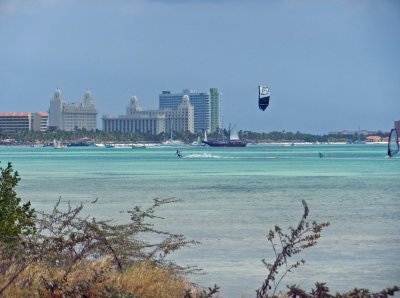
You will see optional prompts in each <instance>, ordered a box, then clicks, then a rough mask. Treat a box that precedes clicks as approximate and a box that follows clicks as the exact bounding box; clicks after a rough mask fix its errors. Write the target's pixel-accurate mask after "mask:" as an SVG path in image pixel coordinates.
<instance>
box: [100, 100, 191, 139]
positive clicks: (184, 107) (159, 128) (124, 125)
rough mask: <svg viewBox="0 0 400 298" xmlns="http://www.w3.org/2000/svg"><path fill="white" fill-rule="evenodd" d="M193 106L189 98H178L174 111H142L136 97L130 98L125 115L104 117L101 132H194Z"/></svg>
mask: <svg viewBox="0 0 400 298" xmlns="http://www.w3.org/2000/svg"><path fill="white" fill-rule="evenodd" d="M193 113H194V112H193V106H192V105H191V104H190V102H189V97H188V96H186V97H185V96H184V97H181V98H180V104H179V105H178V108H177V109H176V110H147V111H142V109H141V108H140V106H139V103H138V100H137V97H136V96H132V97H131V100H130V103H129V105H128V107H127V108H126V114H125V115H119V116H112V115H104V116H103V117H102V120H103V131H105V132H124V133H127V132H133V133H149V134H153V135H158V134H160V133H167V132H169V131H176V132H186V131H189V132H191V133H193V132H194V122H193V121H194V115H193Z"/></svg>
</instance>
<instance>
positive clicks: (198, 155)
mask: <svg viewBox="0 0 400 298" xmlns="http://www.w3.org/2000/svg"><path fill="white" fill-rule="evenodd" d="M184 158H232V157H226V156H219V155H213V154H210V153H201V154H189V155H186V156H184Z"/></svg>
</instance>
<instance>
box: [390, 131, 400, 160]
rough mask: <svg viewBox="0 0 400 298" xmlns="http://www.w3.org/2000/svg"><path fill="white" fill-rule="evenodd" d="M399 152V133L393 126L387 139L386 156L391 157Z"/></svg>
mask: <svg viewBox="0 0 400 298" xmlns="http://www.w3.org/2000/svg"><path fill="white" fill-rule="evenodd" d="M398 152H399V135H398V134H397V129H396V128H393V129H392V130H391V131H390V134H389V140H388V156H389V157H392V156H394V155H395V154H397V153H398Z"/></svg>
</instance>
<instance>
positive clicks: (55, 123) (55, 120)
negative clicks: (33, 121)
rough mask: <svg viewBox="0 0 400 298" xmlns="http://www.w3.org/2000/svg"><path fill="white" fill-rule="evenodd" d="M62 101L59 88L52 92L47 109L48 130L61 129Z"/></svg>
mask: <svg viewBox="0 0 400 298" xmlns="http://www.w3.org/2000/svg"><path fill="white" fill-rule="evenodd" d="M63 104H64V100H63V97H62V94H61V90H60V88H58V87H57V89H56V90H55V91H54V95H53V98H52V99H51V100H50V109H49V128H50V129H61V127H62V118H61V113H62V109H63Z"/></svg>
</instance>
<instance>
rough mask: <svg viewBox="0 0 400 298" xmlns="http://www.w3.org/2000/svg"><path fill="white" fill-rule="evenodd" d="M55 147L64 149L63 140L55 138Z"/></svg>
mask: <svg viewBox="0 0 400 298" xmlns="http://www.w3.org/2000/svg"><path fill="white" fill-rule="evenodd" d="M53 147H54V149H64V147H65V146H64V145H62V144H61V142H60V141H57V140H55V139H54V140H53Z"/></svg>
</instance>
